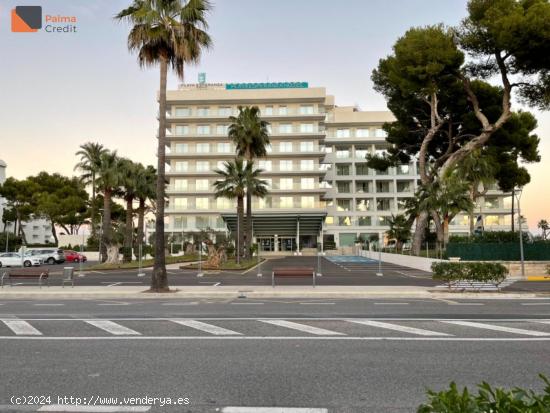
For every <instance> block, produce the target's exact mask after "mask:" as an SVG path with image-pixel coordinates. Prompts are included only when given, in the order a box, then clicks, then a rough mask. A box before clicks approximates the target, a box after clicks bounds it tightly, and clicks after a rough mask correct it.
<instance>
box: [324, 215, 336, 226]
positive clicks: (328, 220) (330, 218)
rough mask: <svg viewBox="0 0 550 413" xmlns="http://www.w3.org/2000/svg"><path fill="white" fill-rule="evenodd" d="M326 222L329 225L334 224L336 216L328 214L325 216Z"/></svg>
mask: <svg viewBox="0 0 550 413" xmlns="http://www.w3.org/2000/svg"><path fill="white" fill-rule="evenodd" d="M325 224H327V225H332V224H334V217H328V216H327V217H326V218H325Z"/></svg>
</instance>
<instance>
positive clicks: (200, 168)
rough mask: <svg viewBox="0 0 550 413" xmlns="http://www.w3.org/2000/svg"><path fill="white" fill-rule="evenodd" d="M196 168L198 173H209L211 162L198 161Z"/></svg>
mask: <svg viewBox="0 0 550 413" xmlns="http://www.w3.org/2000/svg"><path fill="white" fill-rule="evenodd" d="M196 168H197V172H208V171H209V170H210V162H208V161H197V163H196Z"/></svg>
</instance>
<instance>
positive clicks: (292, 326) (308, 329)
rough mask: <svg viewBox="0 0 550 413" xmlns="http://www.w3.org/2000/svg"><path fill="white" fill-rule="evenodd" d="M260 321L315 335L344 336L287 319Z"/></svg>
mask: <svg viewBox="0 0 550 413" xmlns="http://www.w3.org/2000/svg"><path fill="white" fill-rule="evenodd" d="M258 321H261V322H262V323H267V324H272V325H274V326H279V327H286V328H290V329H292V330H298V331H303V332H304V333H309V334H314V335H316V336H344V335H345V334H343V333H338V332H336V331H330V330H325V329H324V328H319V327H312V326H308V325H307V324H300V323H294V322H292V321H287V320H258Z"/></svg>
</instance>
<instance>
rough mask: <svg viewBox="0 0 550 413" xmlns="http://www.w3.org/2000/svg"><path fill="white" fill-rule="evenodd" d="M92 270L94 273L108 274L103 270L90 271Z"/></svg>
mask: <svg viewBox="0 0 550 413" xmlns="http://www.w3.org/2000/svg"><path fill="white" fill-rule="evenodd" d="M90 272H93V273H94V274H107V273H106V272H103V271H95V270H94V271H90Z"/></svg>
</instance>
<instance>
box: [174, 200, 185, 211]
mask: <svg viewBox="0 0 550 413" xmlns="http://www.w3.org/2000/svg"><path fill="white" fill-rule="evenodd" d="M174 208H175V209H187V198H174Z"/></svg>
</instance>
